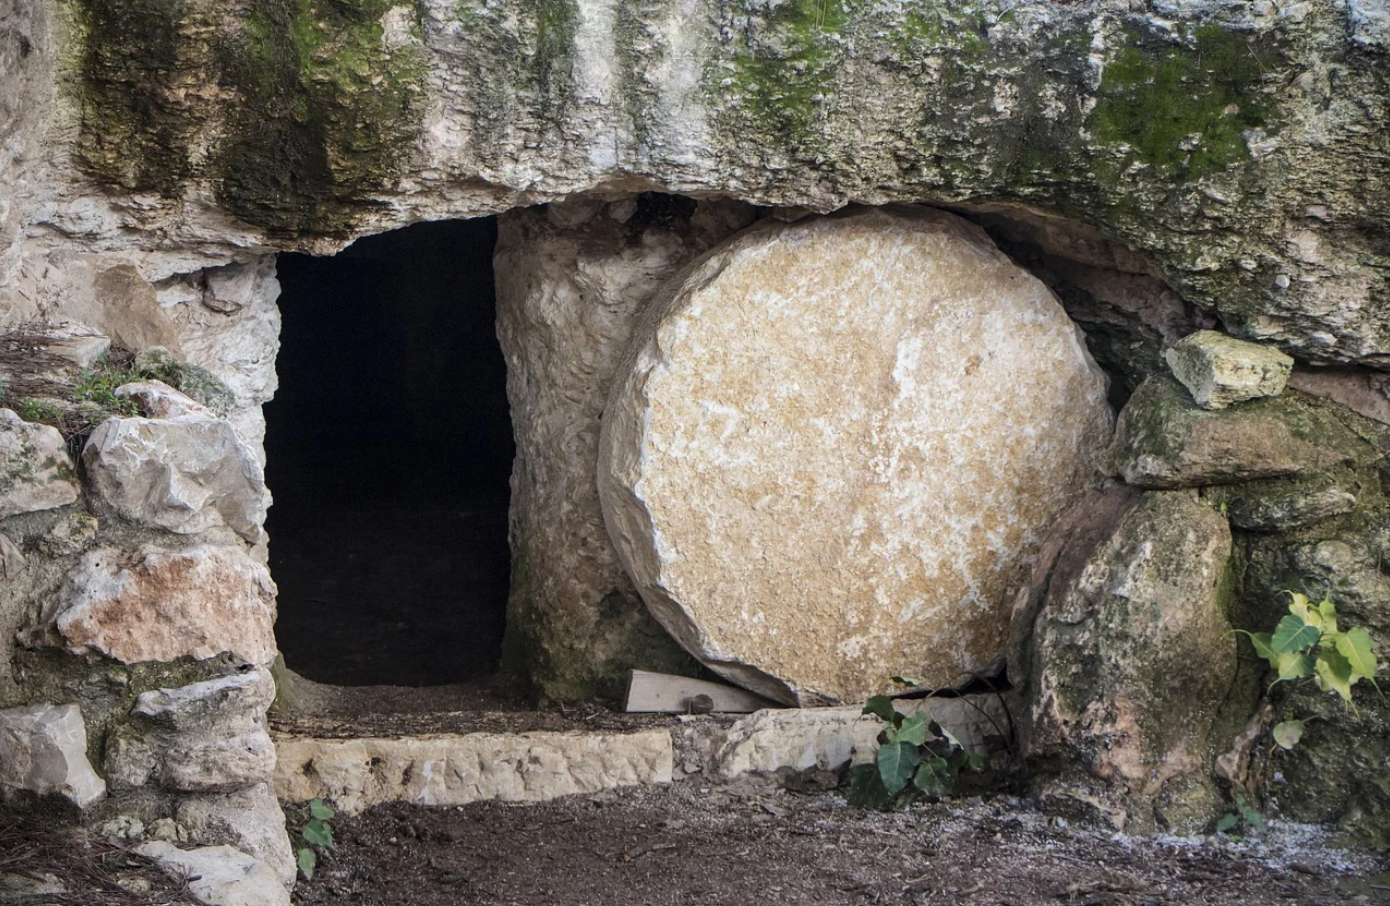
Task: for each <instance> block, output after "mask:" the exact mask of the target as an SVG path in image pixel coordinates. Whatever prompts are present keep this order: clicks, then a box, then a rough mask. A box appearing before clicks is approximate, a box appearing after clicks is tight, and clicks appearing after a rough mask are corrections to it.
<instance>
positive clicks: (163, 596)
mask: <svg viewBox="0 0 1390 906" xmlns="http://www.w3.org/2000/svg"><path fill="white" fill-rule="evenodd" d="M57 606H58V608H59V611H58V613H57V615H56V618H55V620H54V629H55V630H56V632H57V634H58V636H59V637H60V639H61V642H62V644H63V645H64V646H65V647H67V648H68V649H69V650H70V651H72V652H73V653H77V654H80V653H85V652H88V651H95V652H97V653H99V654H104V655H106V656H107V657H110V658H114V659H115V660H118V661H121V662H122V663H126V664H134V663H139V662H141V661H173V660H177V659H178V658H181V657H191V658H195V659H197V660H206V659H208V658H211V657H215V656H217V655H218V654H221V653H222V652H230V653H232V654H234V655H236V656H237V657H239V658H241V659H242V660H243V661H245V662H246V663H250V664H268V663H270V662H271V661H273V660H274V659H275V636H274V633H273V631H272V626H273V624H274V622H275V584H274V583H273V582H272V581H271V579H270V574H269V573H268V572H267V571H266V568H265V567H264V566H263V565H261V564H259V563H256V562H255V561H254V560H252V559H251V558H250V556H249V555H248V554H247V553H246V551H245V550H244V549H242V548H240V547H220V546H213V545H201V546H198V547H193V548H189V549H187V550H180V551H175V550H166V549H163V548H160V547H156V546H154V545H146V546H143V547H141V548H139V549H137V550H135V551H129V552H128V551H121V550H118V549H115V548H98V549H97V550H93V551H90V552H89V553H87V554H86V555H84V556H83V558H82V560H81V561H80V562H79V563H78V565H77V567H76V569H75V570H74V571H73V574H72V576H71V578H70V579H69V581H68V584H67V586H66V587H65V589H64V591H63V592H62V593H61V595H60V596H59V597H58V599H57Z"/></svg>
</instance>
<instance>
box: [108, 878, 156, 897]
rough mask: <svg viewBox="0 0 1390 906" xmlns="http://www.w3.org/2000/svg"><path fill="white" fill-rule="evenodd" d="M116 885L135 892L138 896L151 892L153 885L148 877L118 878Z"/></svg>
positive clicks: (126, 890) (128, 891) (129, 891)
mask: <svg viewBox="0 0 1390 906" xmlns="http://www.w3.org/2000/svg"><path fill="white" fill-rule="evenodd" d="M116 886H117V887H119V888H120V889H121V890H124V891H125V892H126V893H133V894H135V895H136V896H139V895H141V894H146V893H149V892H150V888H151V887H152V886H153V885H152V884H150V882H149V879H148V878H117V879H116Z"/></svg>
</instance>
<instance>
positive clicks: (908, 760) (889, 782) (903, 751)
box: [878, 742, 920, 796]
mask: <svg viewBox="0 0 1390 906" xmlns="http://www.w3.org/2000/svg"><path fill="white" fill-rule="evenodd" d="M919 760H920V756H919V755H918V754H917V747H916V746H910V745H907V744H906V743H901V742H898V743H893V744H892V745H886V746H879V747H878V777H879V779H880V780H882V781H883V787H884V789H886V790H887V791H888V792H889V794H890V795H893V796H896V795H897V794H898V793H899V792H900V791H901V790H902V788H903V787H905V786H907V781H908V780H909V779H910V778H911V777H912V769H913V768H915V767H917V762H918V761H919Z"/></svg>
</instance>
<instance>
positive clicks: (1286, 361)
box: [1163, 330, 1293, 409]
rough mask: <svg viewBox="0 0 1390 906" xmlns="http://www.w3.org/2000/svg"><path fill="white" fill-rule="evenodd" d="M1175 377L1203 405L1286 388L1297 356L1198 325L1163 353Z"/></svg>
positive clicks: (1224, 404) (1274, 393) (1214, 405)
mask: <svg viewBox="0 0 1390 906" xmlns="http://www.w3.org/2000/svg"><path fill="white" fill-rule="evenodd" d="M1163 358H1164V360H1165V361H1166V362H1167V363H1168V367H1169V368H1170V369H1172V371H1173V376H1174V377H1176V378H1177V379H1178V380H1179V381H1181V382H1182V385H1183V386H1184V387H1186V388H1187V390H1188V392H1189V393H1191V394H1192V398H1193V399H1194V400H1195V401H1196V402H1197V405H1199V406H1201V407H1202V408H1203V409H1225V408H1226V407H1227V406H1229V405H1231V404H1232V403H1239V402H1242V401H1244V400H1252V399H1256V398H1258V397H1262V396H1278V395H1279V394H1281V393H1283V392H1284V385H1285V384H1287V383H1288V381H1289V373H1290V372H1291V371H1292V370H1293V359H1292V358H1290V357H1289V356H1286V355H1284V354H1283V353H1282V352H1280V351H1279V350H1277V349H1271V348H1270V347H1268V346H1261V345H1260V344H1259V343H1251V342H1249V341H1247V340H1237V339H1236V338H1235V337H1230V336H1227V335H1226V334H1224V333H1221V332H1220V331H1218V330H1199V331H1197V332H1196V333H1194V334H1190V335H1188V336H1186V337H1183V338H1182V339H1181V340H1179V341H1178V342H1176V343H1174V344H1173V345H1172V347H1171V348H1169V349H1168V350H1167V351H1166V352H1164V354H1163Z"/></svg>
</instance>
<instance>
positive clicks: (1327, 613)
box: [1318, 598, 1337, 632]
mask: <svg viewBox="0 0 1390 906" xmlns="http://www.w3.org/2000/svg"><path fill="white" fill-rule="evenodd" d="M1318 616H1320V617H1322V631H1323V632H1336V631H1337V605H1336V604H1333V603H1332V599H1331V598H1323V599H1322V603H1321V604H1319V605H1318Z"/></svg>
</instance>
